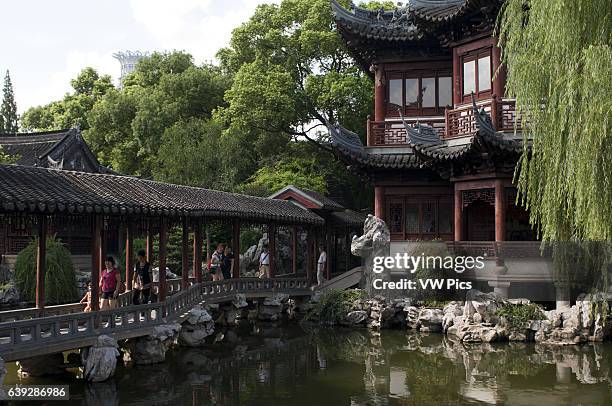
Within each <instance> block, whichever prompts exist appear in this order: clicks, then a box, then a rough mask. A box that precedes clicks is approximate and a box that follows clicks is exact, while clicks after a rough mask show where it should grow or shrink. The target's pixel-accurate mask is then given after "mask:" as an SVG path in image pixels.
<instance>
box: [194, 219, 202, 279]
mask: <svg viewBox="0 0 612 406" xmlns="http://www.w3.org/2000/svg"><path fill="white" fill-rule="evenodd" d="M193 275H194V276H195V278H196V282H197V283H201V282H202V222H201V220H200V219H197V220H196V221H195V223H194V225H193Z"/></svg>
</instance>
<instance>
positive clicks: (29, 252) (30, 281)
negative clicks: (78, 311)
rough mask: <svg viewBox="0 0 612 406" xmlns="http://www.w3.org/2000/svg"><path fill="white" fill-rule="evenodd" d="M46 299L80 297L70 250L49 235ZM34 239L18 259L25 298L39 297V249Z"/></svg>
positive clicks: (18, 281)
mask: <svg viewBox="0 0 612 406" xmlns="http://www.w3.org/2000/svg"><path fill="white" fill-rule="evenodd" d="M46 244H47V256H46V267H47V272H46V274H45V302H46V303H48V304H61V303H69V302H73V301H74V300H76V299H77V283H76V276H75V275H76V274H75V272H74V265H73V264H72V258H71V256H70V251H69V250H68V248H66V247H65V246H64V244H63V243H62V242H61V241H60V240H59V239H56V238H54V237H49V238H47V242H46ZM37 246H38V242H37V241H36V240H33V241H32V242H31V243H30V244H28V246H27V247H26V248H24V249H23V250H22V251H21V252H20V253H19V254H18V255H17V260H16V262H15V282H16V284H17V287H18V288H19V291H20V292H21V294H22V295H23V297H24V298H25V299H27V300H28V301H30V302H33V301H34V300H35V299H36V296H35V295H36V248H37Z"/></svg>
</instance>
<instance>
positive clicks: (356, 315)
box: [346, 310, 368, 325]
mask: <svg viewBox="0 0 612 406" xmlns="http://www.w3.org/2000/svg"><path fill="white" fill-rule="evenodd" d="M367 320H368V313H367V312H366V311H365V310H355V311H352V312H350V313H349V314H347V315H346V321H347V323H348V324H352V325H359V324H365V322H366V321H367Z"/></svg>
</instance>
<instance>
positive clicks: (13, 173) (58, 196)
mask: <svg viewBox="0 0 612 406" xmlns="http://www.w3.org/2000/svg"><path fill="white" fill-rule="evenodd" d="M0 211H4V212H29V213H57V212H61V213H67V214H72V213H74V214H79V213H94V212H95V213H106V214H115V215H119V214H134V215H149V214H151V215H171V216H178V215H186V216H208V217H234V218H240V219H246V220H253V221H275V222H280V223H297V224H315V225H320V224H323V219H322V218H321V217H319V216H317V215H316V214H314V213H312V212H310V211H308V210H304V209H302V208H300V207H297V206H296V205H294V204H292V203H291V202H286V201H282V200H273V199H266V198H261V197H254V196H246V195H239V194H235V193H227V192H220V191H215V190H208V189H202V188H195V187H188V186H180V185H173V184H168V183H161V182H154V181H150V180H144V179H138V178H134V177H129V176H116V175H108V174H93V173H86V172H73V171H66V170H54V169H46V168H36V167H28V166H20V165H0Z"/></svg>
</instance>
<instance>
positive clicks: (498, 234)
mask: <svg viewBox="0 0 612 406" xmlns="http://www.w3.org/2000/svg"><path fill="white" fill-rule="evenodd" d="M505 195H506V194H505V193H504V183H503V181H502V179H495V241H505V240H506V196H505Z"/></svg>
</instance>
